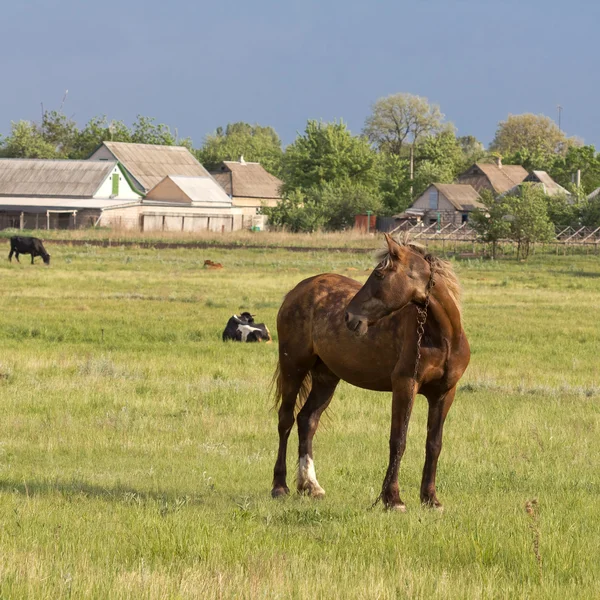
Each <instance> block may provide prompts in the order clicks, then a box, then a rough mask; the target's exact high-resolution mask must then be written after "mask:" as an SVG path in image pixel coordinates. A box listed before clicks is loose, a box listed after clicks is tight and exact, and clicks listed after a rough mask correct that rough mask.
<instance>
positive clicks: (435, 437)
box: [421, 386, 456, 509]
mask: <svg viewBox="0 0 600 600" xmlns="http://www.w3.org/2000/svg"><path fill="white" fill-rule="evenodd" d="M455 394H456V386H454V387H453V388H452V389H450V390H448V391H447V392H446V393H445V394H441V395H432V396H429V395H428V397H427V400H428V402H429V415H428V417H427V442H426V446H425V466H424V467H423V479H422V481H421V502H422V503H423V504H425V505H427V506H431V507H432V508H437V509H442V505H441V503H440V501H439V500H438V499H437V496H436V493H435V474H436V471H437V463H438V458H439V456H440V452H441V451H442V433H443V430H444V421H445V420H446V415H447V414H448V411H449V410H450V407H451V406H452V402H453V401H454V395H455Z"/></svg>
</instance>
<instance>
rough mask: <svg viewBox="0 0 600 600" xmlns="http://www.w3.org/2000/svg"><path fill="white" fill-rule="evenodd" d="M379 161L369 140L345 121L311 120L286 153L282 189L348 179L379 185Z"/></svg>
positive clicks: (302, 187) (339, 181) (299, 188)
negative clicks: (352, 129)
mask: <svg viewBox="0 0 600 600" xmlns="http://www.w3.org/2000/svg"><path fill="white" fill-rule="evenodd" d="M376 163H377V155H376V153H375V151H374V150H373V149H372V148H371V146H370V144H369V142H368V140H366V139H365V138H363V137H356V136H353V135H352V134H351V133H350V131H349V130H348V128H347V127H346V124H345V123H343V122H339V123H337V122H334V123H322V122H318V121H312V120H311V121H308V123H307V125H306V130H305V132H304V134H303V135H299V136H298V137H297V138H296V140H295V141H294V142H293V143H292V144H291V145H289V146H288V147H287V149H286V151H285V154H284V155H283V160H282V179H283V181H284V186H283V191H284V192H286V191H290V190H304V191H306V190H308V189H310V188H313V187H319V186H321V185H323V184H324V183H341V182H345V181H347V180H350V181H352V182H354V183H356V184H364V185H376V183H377V169H376Z"/></svg>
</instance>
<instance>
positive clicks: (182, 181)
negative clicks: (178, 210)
mask: <svg viewBox="0 0 600 600" xmlns="http://www.w3.org/2000/svg"><path fill="white" fill-rule="evenodd" d="M168 181H172V182H173V183H174V184H175V185H176V186H177V187H178V188H179V189H180V190H181V191H182V192H183V194H185V196H187V197H188V198H189V200H190V202H191V203H192V204H194V205H207V206H219V207H224V208H229V207H231V206H232V202H231V198H230V197H229V196H228V195H227V194H226V193H225V192H224V191H223V189H222V188H221V186H220V185H219V184H218V183H217V182H216V181H215V180H214V179H213V178H212V177H185V176H180V175H168V176H167V177H165V178H164V179H163V180H162V181H160V182H159V183H158V184H157V185H156V186H154V188H152V189H151V190H150V191H149V192H148V194H147V195H146V197H147V199H148V200H157V201H160V200H166V201H168V200H171V198H168V197H167V196H168V186H167V185H166V183H167V182H168Z"/></svg>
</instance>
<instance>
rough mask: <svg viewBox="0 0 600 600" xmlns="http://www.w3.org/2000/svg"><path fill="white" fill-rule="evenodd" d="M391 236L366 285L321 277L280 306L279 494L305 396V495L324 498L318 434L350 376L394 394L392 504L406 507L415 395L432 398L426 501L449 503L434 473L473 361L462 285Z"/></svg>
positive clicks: (385, 496)
mask: <svg viewBox="0 0 600 600" xmlns="http://www.w3.org/2000/svg"><path fill="white" fill-rule="evenodd" d="M386 241H387V248H386V249H385V251H384V252H382V254H381V256H380V259H381V262H380V263H379V264H378V265H377V267H376V268H375V269H374V270H373V272H372V273H371V275H370V276H369V278H368V279H367V281H366V283H365V284H364V285H363V286H362V287H361V285H360V284H359V283H358V282H356V281H354V280H353V279H348V278H347V277H343V276H341V275H334V274H324V275H317V276H315V277H311V278H309V279H305V280H304V281H302V282H300V283H299V284H298V285H297V286H296V287H295V288H294V289H293V290H292V291H291V292H290V293H289V294H288V295H287V296H286V298H285V300H284V301H283V304H282V306H281V308H280V309H279V314H278V315H277V331H278V334H279V364H278V366H277V371H276V372H275V382H276V388H277V391H276V394H277V400H278V402H281V405H280V407H279V452H278V455H277V462H276V463H275V471H274V478H273V490H272V492H271V494H272V496H273V497H274V498H275V497H278V496H282V495H285V494H288V493H289V489H288V487H287V484H286V450H287V441H288V437H289V435H290V431H291V429H292V426H293V425H294V411H295V407H296V402H297V400H298V397H299V398H300V404H302V408H301V409H300V411H299V413H298V437H299V449H298V455H299V464H298V479H297V485H298V491H299V492H302V493H306V494H308V495H310V496H313V497H321V496H324V494H325V492H324V490H323V488H322V487H321V486H320V485H319V483H318V482H317V477H316V474H315V467H314V462H313V451H312V440H313V436H314V434H315V432H316V430H317V427H318V425H319V419H320V417H321V414H322V413H323V411H324V410H325V409H326V408H327V406H328V405H329V402H330V401H331V398H332V396H333V393H334V392H335V388H336V386H337V384H338V382H339V381H340V379H343V380H344V381H347V382H349V383H351V384H352V385H355V386H357V387H360V388H364V389H368V390H376V391H379V392H392V427H391V434H390V458H389V465H388V468H387V473H386V476H385V479H384V482H383V487H382V492H381V496H380V497H381V498H382V500H383V502H384V505H385V506H386V507H387V508H391V509H397V510H402V511H403V510H405V508H406V507H405V505H404V503H403V502H402V500H401V499H400V493H399V488H398V469H399V466H400V459H401V458H402V454H403V453H404V449H405V447H406V433H407V429H408V422H409V419H410V414H411V411H412V406H413V402H414V398H415V395H416V394H417V393H421V394H423V395H424V396H425V397H426V398H427V400H428V402H429V415H428V419H427V443H426V455H425V467H424V469H423V479H422V483H421V502H423V503H424V504H427V505H429V506H432V507H436V508H441V504H440V502H439V501H438V499H437V496H436V492H435V474H436V468H437V462H438V457H439V455H440V451H441V449H442V429H443V426H444V420H445V418H446V415H447V414H448V411H449V410H450V406H451V405H452V401H453V400H454V394H455V392H456V385H457V383H458V380H459V379H460V378H461V376H462V375H463V373H464V372H465V369H466V368H467V365H468V364H469V357H470V351H469V344H468V342H467V338H466V336H465V332H464V331H463V328H462V324H461V312H460V299H459V292H460V288H459V284H458V280H457V278H456V275H455V274H454V271H453V269H452V267H451V265H450V263H448V262H446V261H443V260H441V259H439V258H436V257H434V256H432V255H430V254H426V253H425V252H424V251H423V250H422V249H421V248H419V247H418V246H415V245H412V244H408V243H402V242H398V241H396V240H394V239H392V238H391V237H390V236H388V235H387V234H386ZM420 324H421V327H419V325H420Z"/></svg>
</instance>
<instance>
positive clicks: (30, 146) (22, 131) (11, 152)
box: [2, 121, 58, 158]
mask: <svg viewBox="0 0 600 600" xmlns="http://www.w3.org/2000/svg"><path fill="white" fill-rule="evenodd" d="M2 154H3V155H4V156H6V157H7V158H57V157H58V154H57V152H56V149H55V147H54V145H53V144H51V143H50V142H47V141H46V140H45V139H44V137H43V136H42V133H41V132H40V130H39V129H38V127H36V125H35V124H34V123H31V122H29V121H18V122H17V123H15V122H14V121H13V122H12V123H11V127H10V135H9V136H8V137H7V138H5V139H4V147H3V150H2Z"/></svg>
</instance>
